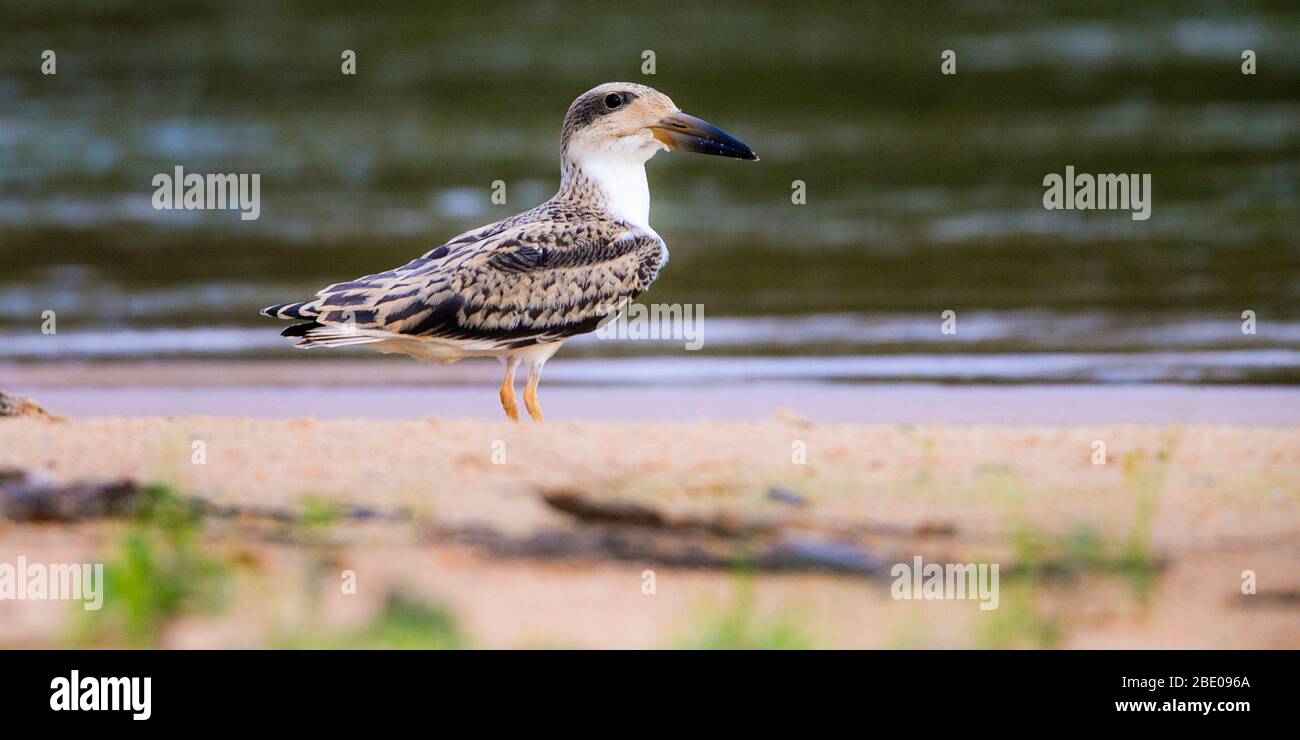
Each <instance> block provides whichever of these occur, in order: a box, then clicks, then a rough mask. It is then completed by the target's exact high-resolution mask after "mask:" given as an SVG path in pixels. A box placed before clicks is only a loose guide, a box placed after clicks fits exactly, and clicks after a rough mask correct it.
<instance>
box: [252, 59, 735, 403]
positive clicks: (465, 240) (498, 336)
mask: <svg viewBox="0 0 1300 740" xmlns="http://www.w3.org/2000/svg"><path fill="white" fill-rule="evenodd" d="M660 151H685V152H696V153H701V154H709V155H714V156H720V157H728V158H732V159H741V160H757V159H758V156H757V155H756V154H754V152H753V150H752V149H750V148H749V147H748V146H747V145H746V144H744V143H743V142H741V141H740V140H739V139H737V138H735V137H734V136H732V135H731V134H728V133H727V132H725V131H723V130H722V129H720V128H718V127H716V126H714V125H713V124H711V123H708V122H707V121H704V120H702V119H699V118H696V117H694V116H691V115H688V114H686V113H683V112H682V111H681V109H680V108H678V107H677V105H676V104H674V103H673V101H672V100H671V99H670V98H669V97H668V96H667V95H664V94H663V93H661V92H659V91H658V90H655V89H653V88H651V87H647V86H645V85H640V84H635V83H630V82H610V83H605V84H602V85H598V86H596V87H594V88H592V89H590V90H588V91H587V92H585V93H583V94H581V95H579V96H578V97H577V98H576V99H575V100H574V101H573V103H572V104H571V105H570V106H569V109H568V112H567V113H566V114H565V116H564V124H563V127H562V128H561V134H560V152H561V154H560V187H559V190H558V191H557V192H556V193H555V195H554V196H553V197H551V198H550V199H549V200H547V201H546V202H544V203H542V204H541V205H538V206H537V207H535V208H532V209H531V210H528V211H524V212H523V213H519V214H516V215H514V216H511V217H509V218H506V219H503V220H501V221H497V222H495V223H492V224H488V225H486V226H480V227H479V228H476V229H472V230H470V231H466V232H464V233H463V234H460V235H459V236H456V237H455V238H453V239H451V240H450V241H448V242H446V243H444V244H442V245H440V246H438V247H436V248H434V249H432V250H430V251H428V252H426V253H425V254H423V255H421V256H420V257H417V258H415V259H413V260H411V261H410V262H408V263H406V264H405V265H402V266H401V267H397V268H394V269H391V270H387V271H385V272H379V273H375V274H373V275H366V276H365V277H360V278H356V279H355V280H349V281H347V282H340V283H335V284H333V285H330V286H328V287H326V288H324V289H322V290H320V291H318V292H317V293H316V296H315V297H314V298H312V299H311V300H307V301H298V302H292V303H281V304H277V305H274V306H268V307H266V308H264V309H262V311H261V313H262V315H263V316H269V317H272V318H277V319H285V320H290V321H300V322H302V323H296V324H294V325H292V326H290V327H288V328H287V329H285V330H284V331H283V332H281V335H282V336H286V337H291V338H296V339H297V340H298V341H297V343H296V345H295V346H297V347H299V348H303V349H313V348H320V347H351V346H364V347H367V348H370V349H374V350H377V351H379V352H381V353H386V354H387V353H397V354H404V355H408V356H410V357H413V358H415V359H417V360H422V361H426V362H436V363H442V364H450V363H452V362H456V361H458V360H462V359H465V358H471V357H496V358H499V359H500V360H501V361H502V362H503V363H504V364H505V378H504V380H503V381H502V384H501V389H500V399H501V408H502V410H503V411H504V412H505V415H506V418H507V419H509V420H511V421H515V422H518V421H519V407H518V402H517V400H516V396H515V373H516V370H517V369H518V368H519V367H520V366H521V365H522V366H524V367H525V368H527V370H528V380H527V383H526V386H525V391H524V404H525V406H526V407H527V410H528V415H529V416H530V417H531V418H532V419H533V421H535V422H541V421H543V419H544V416H543V413H542V407H541V402H540V400H539V398H538V395H537V389H538V384H539V382H540V380H541V373H542V367H543V366H544V365H545V364H546V361H547V360H549V359H550V358H551V357H552V356H553V355H554V354H555V353H556V351H558V350H559V348H560V346H561V345H562V344H564V342H565V341H566V340H568V339H571V338H572V337H575V336H578V335H580V334H586V333H588V332H592V331H595V330H596V329H598V328H599V327H600V326H602V325H603V324H604V323H606V322H608V321H611V320H613V319H615V318H616V317H617V316H618V314H619V313H620V312H622V311H623V310H624V309H625V308H626V306H627V305H628V304H629V303H630V302H631V301H633V300H634V299H636V298H637V296H639V295H641V294H642V293H644V292H645V291H646V289H648V288H649V287H650V284H651V283H653V282H654V281H655V279H656V278H658V276H659V272H660V270H662V269H663V268H664V266H665V265H666V264H667V262H668V247H667V245H666V244H665V243H664V240H663V239H662V238H661V237H660V236H659V234H658V233H657V232H655V230H654V229H653V228H651V226H650V190H649V184H648V182H647V180H646V173H645V163H646V162H647V161H648V160H649V159H650V158H651V157H653V156H654V155H655V154H657V153H658V152H660Z"/></svg>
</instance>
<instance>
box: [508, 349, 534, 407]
mask: <svg viewBox="0 0 1300 740" xmlns="http://www.w3.org/2000/svg"><path fill="white" fill-rule="evenodd" d="M518 366H519V360H517V359H515V358H513V357H511V358H510V359H508V360H506V379H505V380H504V381H502V383H501V408H502V409H504V410H505V412H506V418H507V419H509V420H510V421H519V404H517V403H515V368H516V367H518ZM529 410H530V411H531V410H532V407H531V406H530V407H529Z"/></svg>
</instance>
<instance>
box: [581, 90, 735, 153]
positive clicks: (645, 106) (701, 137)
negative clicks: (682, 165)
mask: <svg viewBox="0 0 1300 740" xmlns="http://www.w3.org/2000/svg"><path fill="white" fill-rule="evenodd" d="M562 142H563V146H564V153H565V155H566V156H567V157H570V158H572V159H574V160H575V161H583V160H590V159H624V160H627V159H631V160H635V161H638V162H644V161H645V160H647V159H649V158H650V157H653V156H654V155H655V152H657V151H659V150H660V149H666V150H676V151H685V152H698V153H700V154H713V155H717V156H720V157H732V158H734V159H758V155H756V154H754V152H753V150H751V149H750V148H749V147H748V146H745V144H744V143H742V142H741V141H740V140H739V139H737V138H736V137H734V136H732V135H731V134H728V133H727V132H726V131H723V130H722V129H720V128H718V127H717V126H714V125H713V124H711V123H708V122H707V121H702V120H700V119H698V118H696V117H695V116H689V115H687V114H685V113H683V112H682V111H681V110H680V109H679V108H678V107H677V106H676V104H674V103H673V101H672V100H671V99H670V98H669V97H668V96H667V95H664V94H663V93H661V92H659V91H658V90H655V89H654V88H651V87H646V86H645V85H638V84H636V83H632V82H607V83H605V84H603V85H600V86H598V87H594V88H592V89H590V90H588V91H587V92H585V93H583V94H581V95H579V96H578V99H577V100H575V101H573V105H571V106H569V112H568V113H567V114H566V115H565V116H564V133H563V136H562Z"/></svg>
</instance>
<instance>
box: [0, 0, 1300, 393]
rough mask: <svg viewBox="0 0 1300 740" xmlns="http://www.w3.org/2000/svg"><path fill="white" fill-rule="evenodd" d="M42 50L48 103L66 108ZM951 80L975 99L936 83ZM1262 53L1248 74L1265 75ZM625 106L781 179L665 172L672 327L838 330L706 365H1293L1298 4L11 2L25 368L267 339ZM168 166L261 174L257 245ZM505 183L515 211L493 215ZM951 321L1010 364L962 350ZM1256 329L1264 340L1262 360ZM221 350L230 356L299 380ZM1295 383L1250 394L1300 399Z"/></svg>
mask: <svg viewBox="0 0 1300 740" xmlns="http://www.w3.org/2000/svg"><path fill="white" fill-rule="evenodd" d="M44 49H53V50H55V51H56V53H57V55H58V57H57V63H58V74H57V75H53V76H43V75H41V74H40V62H41V52H42V50H44ZM343 49H354V50H356V52H357V55H358V74H357V75H356V76H344V75H342V74H340V68H339V67H340V52H341V51H342V50H343ZM647 49H649V50H653V51H654V52H655V54H656V63H657V74H655V75H653V76H649V75H642V74H641V64H642V52H643V51H644V50H647ZM944 49H953V50H955V51H956V53H957V74H956V75H952V76H946V75H942V74H940V70H939V67H940V54H941V52H942V51H943V50H944ZM1243 49H1253V50H1254V51H1255V52H1256V54H1257V60H1258V74H1256V75H1253V76H1248V75H1243V74H1241V69H1240V67H1241V52H1242V50H1243ZM620 79H622V80H631V81H637V82H643V83H645V84H650V85H652V86H654V87H657V88H659V89H660V90H662V91H664V92H666V93H667V94H669V95H670V96H672V97H673V99H674V100H675V101H676V102H677V103H678V105H680V106H681V107H682V108H683V109H684V110H686V111H688V112H691V113H694V114H696V115H698V116H701V117H704V118H706V119H708V120H710V121H713V122H714V123H717V124H718V125H720V126H722V127H723V128H726V129H727V130H729V131H731V132H732V133H734V134H736V135H737V136H739V137H740V138H742V139H744V140H745V141H746V142H747V143H748V144H750V145H751V146H752V147H753V148H754V149H755V150H756V151H758V152H759V154H760V155H761V156H762V161H761V162H759V163H757V164H750V163H741V162H735V161H727V160H719V159H715V158H709V157H699V156H691V155H663V154H661V155H660V156H658V157H656V158H655V159H654V160H653V161H652V162H651V163H650V165H649V172H650V181H651V193H652V204H653V205H652V213H651V220H652V223H653V225H654V226H655V228H656V229H657V230H658V231H659V233H660V234H661V235H663V237H664V238H665V240H666V241H667V242H668V244H669V246H670V248H671V250H672V262H671V264H670V265H669V267H668V268H667V270H666V272H665V273H664V275H663V277H662V279H661V281H660V282H659V283H657V284H656V286H655V287H654V289H653V290H652V291H651V293H650V294H648V295H647V299H649V300H652V301H656V302H667V303H691V304H696V303H701V304H704V305H705V306H706V307H707V312H708V316H710V317H718V318H736V319H743V318H745V317H787V318H790V317H793V318H798V317H809V316H820V315H824V314H834V315H835V316H836V317H838V318H837V319H836V321H839V322H841V323H830V324H826V326H831V327H843V331H838V332H837V331H828V332H826V333H825V334H826V335H825V336H821V337H818V338H813V339H809V340H808V341H804V342H795V343H793V345H791V343H790V342H789V341H788V337H785V336H782V335H783V334H784V333H788V331H789V328H788V326H789V325H788V324H779V325H778V326H777V327H776V328H775V329H773V333H771V334H768V335H766V336H765V335H764V334H763V333H762V332H749V333H744V332H742V333H743V334H744V335H745V336H747V337H748V339H747V340H746V341H730V342H728V341H720V342H718V343H717V344H716V345H708V346H707V347H706V350H705V351H706V352H717V353H742V354H743V353H750V354H803V355H826V354H844V353H855V352H871V353H908V352H915V351H918V350H919V349H924V351H927V352H940V353H952V352H958V353H961V352H970V353H981V352H985V353H987V352H1011V353H1025V354H1031V353H1034V352H1046V351H1102V350H1105V351H1122V352H1134V351H1143V350H1147V349H1151V348H1165V349H1168V348H1179V349H1233V350H1242V351H1245V350H1261V351H1262V350H1288V351H1289V350H1294V349H1295V347H1296V346H1297V344H1300V302H1298V301H1297V299H1298V298H1300V211H1298V210H1297V202H1298V200H1300V198H1298V194H1297V182H1300V6H1298V5H1297V4H1296V3H1294V2H1278V3H1267V2H1261V3H1249V2H1241V3H1230V4H1199V3H1132V2H1126V3H1107V2H1100V3H1098V2H1087V3H1062V4H1048V5H1046V6H1044V5H1041V4H1033V5H1032V6H1025V7H1017V6H1016V5H1014V4H1010V3H998V2H983V3H897V4H892V3H891V4H888V5H885V4H869V3H815V2H802V3H779V2H736V3H702V2H701V3H668V2H660V3H629V4H612V3H603V2H564V3H560V2H552V3H521V4H514V3H499V2H498V3H458V4H454V5H448V4H443V3H430V2H407V3H383V4H379V3H356V4H354V3H335V2H313V3H308V2H298V3H285V4H280V3H265V2H199V3H187V4H185V8H184V9H182V7H181V6H180V5H179V4H172V3H156V2H95V3H89V2H88V3H59V4H57V5H56V4H53V3H48V2H31V1H28V0H19V1H17V2H14V0H7V2H6V3H5V4H4V7H3V8H2V9H0V333H3V334H4V335H5V336H9V337H27V338H28V339H29V340H30V337H28V336H27V335H29V334H31V333H32V332H34V331H37V330H38V327H39V315H40V312H41V311H42V310H44V309H47V308H48V309H53V310H56V311H57V313H58V317H59V322H60V323H59V332H60V334H59V335H60V337H61V339H59V340H50V341H51V342H53V341H65V339H66V341H69V342H72V341H74V340H75V339H76V335H77V334H78V333H80V334H81V335H83V336H89V335H91V334H93V333H95V332H119V334H116V335H112V336H117V337H118V339H117V340H113V341H118V342H119V345H118V346H120V347H121V348H123V350H124V352H125V353H130V351H132V350H130V347H132V346H135V345H132V344H131V342H132V341H134V340H132V339H130V338H131V337H137V338H138V337H140V336H143V335H144V334H147V333H148V332H144V334H141V333H138V332H137V333H132V332H133V331H134V330H152V329H157V328H163V327H167V328H178V329H187V328H188V329H193V328H198V327H215V328H217V329H220V330H223V331H225V330H231V331H234V332H235V334H234V335H231V336H235V335H238V336H256V335H255V334H246V333H241V332H242V331H243V330H247V329H253V330H256V329H257V328H258V327H265V329H266V331H268V332H271V333H272V334H271V336H273V332H274V330H275V329H276V328H278V327H276V326H275V325H274V324H273V323H268V322H266V321H265V320H264V319H260V318H259V317H257V316H256V309H257V308H258V307H260V306H262V305H265V304H268V303H274V302H278V301H282V300H288V299H295V298H305V297H308V296H310V295H311V294H312V293H313V292H314V291H315V290H316V289H317V288H319V287H321V286H322V285H324V284H327V283H329V282H333V281H336V280H339V279H344V278H350V277H353V276H356V275H360V274H365V273H369V272H374V271H378V270H382V269H386V268H388V267H391V266H394V265H396V264H400V263H402V262H405V261H406V260H408V259H409V258H410V257H412V256H414V255H416V254H418V253H420V252H422V251H424V250H427V249H429V248H432V247H433V246H436V245H437V244H439V243H441V242H442V241H443V240H445V239H446V238H448V237H450V236H452V235H454V234H456V233H458V232H460V231H462V230H464V229H466V228H468V227H472V226H476V225H478V224H481V223H484V222H487V221H491V220H495V219H497V218H501V217H504V216H506V215H509V214H510V213H513V212H515V211H518V210H523V209H525V208H528V207H530V206H532V205H534V204H536V203H537V202H539V201H541V200H543V199H545V198H546V197H548V196H549V195H550V193H551V192H552V191H553V189H554V187H555V184H556V182H557V179H558V130H559V125H560V120H561V118H562V116H563V114H564V111H565V108H566V107H567V105H568V103H569V102H570V101H571V100H572V99H573V98H574V97H575V96H576V95H577V94H578V93H580V92H582V91H584V90H586V89H587V88H589V87H591V86H593V85H595V84H597V83H600V82H604V81H609V80H620ZM178 164H179V165H183V166H184V167H185V168H186V170H187V171H191V172H257V173H260V174H261V198H262V205H261V217H260V219H258V220H257V221H241V220H240V219H239V218H238V215H237V214H236V213H234V212H182V211H155V210H154V209H153V208H152V207H151V206H150V196H151V195H152V192H153V187H152V185H151V180H152V178H153V176H154V175H155V174H157V173H160V172H170V171H171V170H172V168H173V167H174V166H176V165H178ZM1066 165H1074V166H1075V167H1076V169H1077V170H1079V171H1080V172H1092V173H1098V172H1125V173H1128V172H1134V173H1150V174H1151V177H1152V182H1153V203H1152V209H1151V218H1150V219H1149V220H1147V221H1133V220H1131V219H1130V217H1129V215H1128V213H1127V212H1123V211H1094V212H1084V211H1050V212H1049V211H1046V210H1044V209H1043V207H1042V193H1043V187H1042V185H1041V183H1042V179H1043V177H1044V175H1046V174H1048V173H1052V172H1056V173H1059V172H1062V171H1063V170H1064V168H1065V166H1066ZM796 179H798V180H803V181H805V182H806V183H807V204H806V205H794V204H792V203H791V200H790V195H791V182H792V181H793V180H796ZM494 180H504V181H505V182H506V183H507V186H508V191H507V192H508V204H507V205H504V206H500V205H492V204H491V203H490V201H489V195H490V192H491V191H490V186H491V183H492V182H493V181H494ZM946 309H952V310H955V311H957V312H958V314H959V316H981V317H984V319H983V320H987V321H992V322H993V323H994V324H996V325H997V326H999V327H1001V329H1000V330H999V331H998V332H994V333H993V335H990V336H988V337H986V341H980V340H979V339H978V338H975V339H971V340H968V341H962V342H946V343H945V342H942V341H938V339H937V338H936V337H935V336H934V331H933V328H932V326H931V323H932V324H933V327H937V325H938V316H939V314H940V312H941V311H943V310H946ZM1247 309H1249V310H1253V311H1255V312H1256V313H1257V315H1258V317H1259V322H1260V324H1259V333H1258V334H1257V335H1255V336H1252V337H1248V338H1243V337H1242V336H1241V335H1240V332H1239V331H1236V326H1237V324H1238V323H1240V318H1239V317H1240V314H1241V312H1242V311H1243V310H1247ZM895 320H897V321H895ZM861 322H867V323H868V324H870V325H871V326H876V327H879V326H884V327H889V326H897V327H900V329H899V331H896V332H889V331H886V332H885V334H887V335H888V336H887V337H886V338H885V339H881V338H879V337H877V336H876V335H873V334H871V333H870V332H866V333H863V332H862V331H860V329H861ZM1061 322H1067V323H1069V322H1073V323H1070V326H1073V327H1074V330H1073V331H1066V332H1064V333H1062V332H1061V331H1060V330H1059V328H1060V324H1061ZM742 325H743V326H751V327H752V326H756V325H751V324H742ZM976 325H977V326H978V325H979V324H976ZM758 326H761V325H758ZM912 326H915V327H917V328H916V329H915V331H911V330H909V329H908V327H912ZM1054 327H1055V328H1054ZM1080 327H1082V328H1080ZM725 328H726V327H725V325H724V326H723V329H725ZM720 331H722V330H720ZM1144 332H1145V333H1144ZM724 335H726V332H725V331H722V333H721V334H715V336H724ZM873 337H874V338H873ZM231 341H232V344H231V345H230V346H229V348H228V350H220V349H219V350H217V351H218V353H221V352H226V351H228V352H230V353H239V352H244V351H258V352H271V353H274V350H270V349H268V348H267V347H264V346H257V347H252V346H249V347H245V346H243V345H241V344H240V342H239V341H236V340H231ZM254 344H256V343H254ZM10 346H11V350H10V351H8V352H6V353H4V354H7V355H9V356H20V357H21V356H50V355H60V356H61V355H67V354H73V355H75V354H78V351H77V350H76V349H75V346H74V345H73V344H68V345H66V347H70V348H71V349H68V350H67V351H52V352H46V351H41V350H30V348H31V347H32V346H33V345H32V344H31V342H30V341H28V342H27V343H26V344H21V343H11V344H10ZM17 346H26V347H28V348H29V350H28V351H18V350H13V349H12V347H17ZM36 346H38V347H47V346H50V345H36ZM77 346H79V345H77ZM134 351H137V352H138V353H140V354H149V353H152V352H160V351H178V350H176V349H175V348H174V347H173V348H172V350H166V349H165V348H160V345H157V344H154V345H149V344H148V343H147V342H146V343H143V344H141V345H139V347H138V349H136V350H134ZM578 351H584V350H582V349H581V348H579V350H578ZM585 351H600V349H599V348H589V349H588V350H585ZM606 351H609V352H616V351H620V350H617V349H607V350H606ZM282 354H287V352H284V353H282ZM0 356H4V355H0ZM1293 360H1294V358H1292V359H1287V356H1284V355H1278V356H1277V360H1276V362H1273V361H1262V364H1263V365H1264V370H1262V371H1261V372H1262V375H1258V376H1252V377H1257V378H1264V379H1273V380H1277V379H1279V378H1283V379H1285V378H1291V377H1294V376H1295V375H1296V374H1297V372H1300V370H1297V367H1300V365H1297V366H1296V367H1292V366H1291V365H1290V364H1289V363H1292V362H1293ZM1243 377H1244V376H1243Z"/></svg>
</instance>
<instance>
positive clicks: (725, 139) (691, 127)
mask: <svg viewBox="0 0 1300 740" xmlns="http://www.w3.org/2000/svg"><path fill="white" fill-rule="evenodd" d="M650 133H652V134H654V137H655V138H656V139H658V140H659V141H661V142H663V144H664V146H666V147H668V148H669V149H675V150H678V151H683V152H698V153H700V154H713V155H716V156H719V157H731V158H733V159H758V155H757V154H755V153H754V151H753V150H752V149H750V148H749V147H747V146H745V143H744V142H742V141H741V140H740V139H737V138H736V137H734V136H732V135H731V134H729V133H727V132H726V131H723V130H722V129H720V128H718V127H717V126H714V125H713V124H711V123H709V122H708V121H702V120H700V119H698V118H696V117H695V116H688V115H686V114H685V113H682V112H681V111H677V112H676V113H673V114H670V115H668V116H666V117H664V118H663V119H662V120H660V121H659V122H658V123H655V124H652V125H651V126H650Z"/></svg>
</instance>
